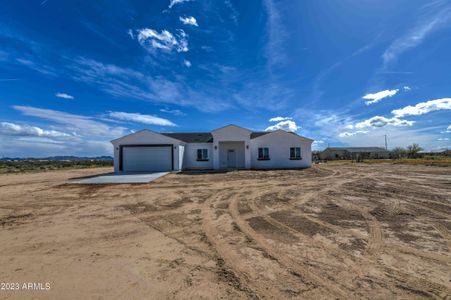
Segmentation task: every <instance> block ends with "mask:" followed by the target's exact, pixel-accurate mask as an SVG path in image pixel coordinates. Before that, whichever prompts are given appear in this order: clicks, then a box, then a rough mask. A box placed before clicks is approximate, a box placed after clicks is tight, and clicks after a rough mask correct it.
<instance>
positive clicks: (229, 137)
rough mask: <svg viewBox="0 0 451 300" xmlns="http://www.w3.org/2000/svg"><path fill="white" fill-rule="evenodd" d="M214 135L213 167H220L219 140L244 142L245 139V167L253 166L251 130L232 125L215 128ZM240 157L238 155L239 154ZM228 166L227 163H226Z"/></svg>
mask: <svg viewBox="0 0 451 300" xmlns="http://www.w3.org/2000/svg"><path fill="white" fill-rule="evenodd" d="M211 134H212V135H213V168H214V169H220V168H221V164H220V159H219V142H243V141H244V167H245V168H246V169H249V168H250V167H251V156H250V149H248V148H250V147H246V146H248V145H250V140H251V131H249V130H247V129H244V128H241V127H238V126H234V125H230V126H226V127H223V128H220V129H216V130H214V131H213V132H212V133H211ZM237 157H238V156H237ZM226 167H227V165H226Z"/></svg>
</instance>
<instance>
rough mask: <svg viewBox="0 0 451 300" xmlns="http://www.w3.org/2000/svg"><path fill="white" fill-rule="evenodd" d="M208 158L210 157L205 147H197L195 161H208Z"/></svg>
mask: <svg viewBox="0 0 451 300" xmlns="http://www.w3.org/2000/svg"><path fill="white" fill-rule="evenodd" d="M199 151H200V152H199ZM204 151H205V152H204ZM199 153H200V157H199ZM204 154H206V155H205V156H204ZM209 160H210V159H209V158H208V149H207V148H198V149H197V151H196V161H209Z"/></svg>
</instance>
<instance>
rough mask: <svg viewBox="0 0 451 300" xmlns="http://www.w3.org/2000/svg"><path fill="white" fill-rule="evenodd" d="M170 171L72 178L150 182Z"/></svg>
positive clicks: (84, 181)
mask: <svg viewBox="0 0 451 300" xmlns="http://www.w3.org/2000/svg"><path fill="white" fill-rule="evenodd" d="M168 173H169V172H155V173H145V174H143V173H126V174H114V173H111V174H104V175H99V176H94V177H89V178H83V179H75V180H70V181H69V182H68V183H74V184H115V183H116V184H117V183H149V182H151V181H154V180H155V179H158V178H160V177H162V176H164V175H166V174H168Z"/></svg>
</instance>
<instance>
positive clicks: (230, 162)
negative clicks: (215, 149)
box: [227, 149, 236, 169]
mask: <svg viewBox="0 0 451 300" xmlns="http://www.w3.org/2000/svg"><path fill="white" fill-rule="evenodd" d="M227 168H230V169H236V152H235V150H234V149H229V150H227Z"/></svg>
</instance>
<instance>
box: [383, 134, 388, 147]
mask: <svg viewBox="0 0 451 300" xmlns="http://www.w3.org/2000/svg"><path fill="white" fill-rule="evenodd" d="M384 137H385V150H388V144H387V135H386V134H385V135H384Z"/></svg>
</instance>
